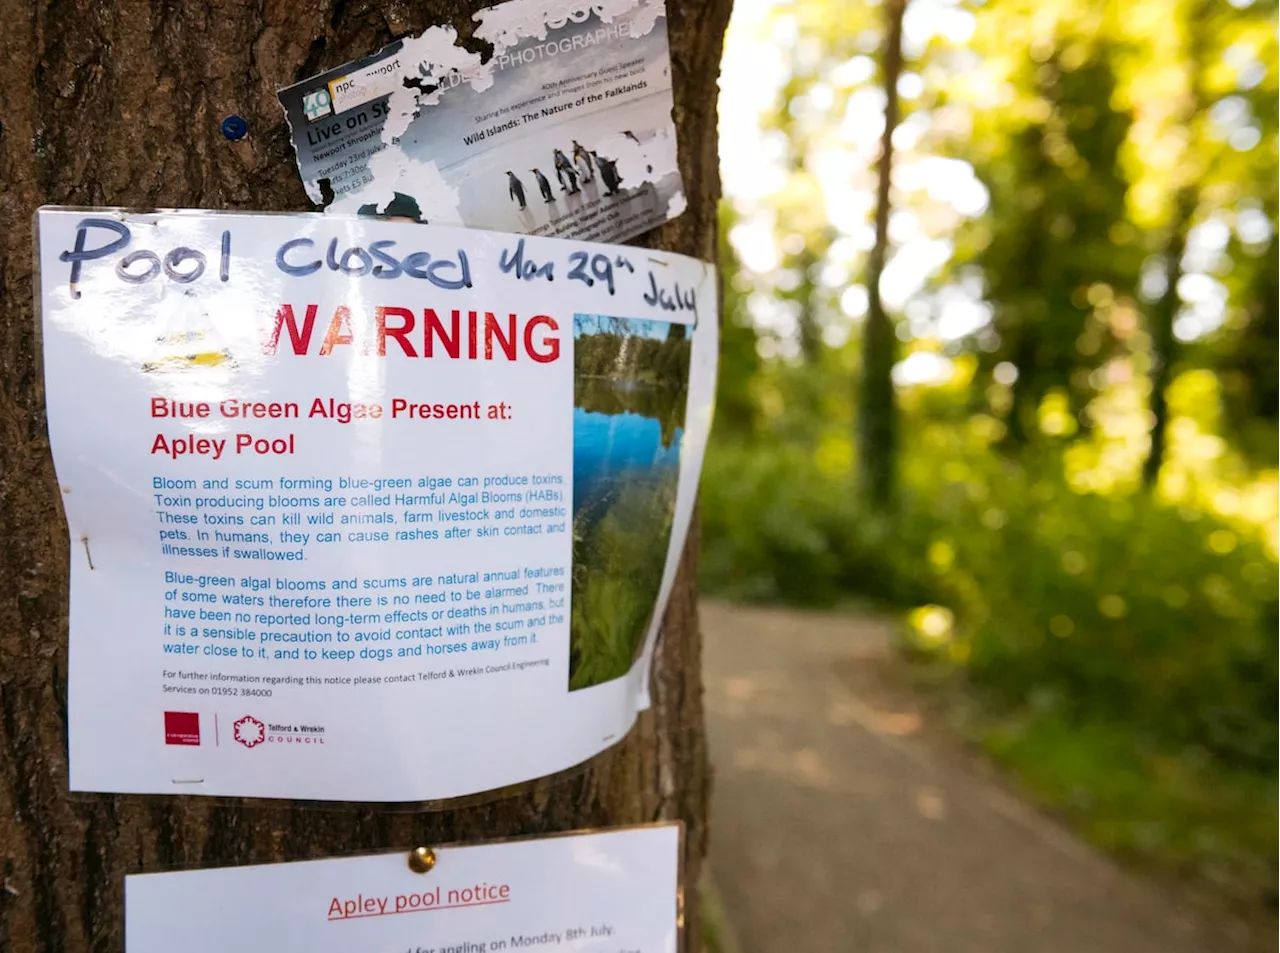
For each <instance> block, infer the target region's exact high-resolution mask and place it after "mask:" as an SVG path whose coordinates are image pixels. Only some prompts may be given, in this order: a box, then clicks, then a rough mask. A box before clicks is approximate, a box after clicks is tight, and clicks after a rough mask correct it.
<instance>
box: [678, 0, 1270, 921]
mask: <svg viewBox="0 0 1280 953" xmlns="http://www.w3.org/2000/svg"><path fill="white" fill-rule="evenodd" d="M886 7H887V5H886V4H883V3H881V4H877V5H875V6H872V7H864V6H863V5H861V4H847V3H837V2H835V0H810V2H807V3H804V4H779V5H777V6H767V5H766V6H765V7H764V9H763V10H762V11H761V12H759V13H758V14H757V16H756V19H755V20H751V21H749V25H748V26H744V27H739V26H737V25H735V33H737V31H739V30H742V31H745V32H746V33H749V35H750V36H751V37H753V38H754V39H755V41H756V44H755V45H753V46H751V47H750V52H749V54H748V53H745V52H744V53H741V54H737V53H735V52H734V50H735V48H736V47H737V45H738V43H739V42H740V40H735V42H734V43H731V44H730V54H731V55H730V56H729V57H728V58H727V60H726V65H725V69H726V82H725V97H726V98H725V112H724V113H723V115H722V118H723V121H724V128H725V133H726V135H727V140H726V148H725V152H724V153H723V164H724V174H725V180H726V184H727V191H728V194H729V196H730V199H731V204H730V205H727V207H726V210H725V212H724V215H725V220H726V224H727V228H726V231H727V234H728V237H729V240H730V242H731V245H732V248H733V250H734V251H735V253H736V255H735V260H734V261H732V262H728V263H727V266H726V269H725V276H726V282H727V283H728V284H729V286H730V293H729V294H727V295H726V303H727V306H728V307H729V308H730V309H731V312H730V314H729V315H727V318H728V321H729V322H730V323H731V326H732V328H733V329H734V331H733V335H734V338H733V340H734V343H733V346H732V347H731V348H729V347H727V348H726V350H725V351H724V352H723V355H722V367H721V379H722V381H728V382H732V387H731V388H730V389H728V390H727V391H726V393H732V395H733V400H732V402H731V403H726V404H724V405H722V406H721V408H720V414H719V417H718V419H717V429H716V433H715V435H714V437H713V441H712V446H711V447H710V448H709V451H708V458H707V465H706V476H705V479H704V489H703V498H702V507H703V509H702V512H703V516H704V549H703V559H702V571H703V578H704V580H705V582H706V584H707V585H708V587H710V588H713V589H715V590H716V591H719V592H722V593H725V594H729V595H734V596H737V597H740V598H742V597H745V598H756V599H779V600H785V601H792V602H800V603H809V604H840V603H844V602H845V601H847V600H849V599H850V598H854V599H870V600H874V601H877V602H880V603H882V604H888V605H890V606H892V607H897V608H901V609H903V610H904V625H903V627H902V632H903V636H902V639H903V647H904V648H905V649H906V650H907V651H908V652H909V653H911V654H912V655H913V656H916V657H919V658H921V659H924V660H927V661H928V663H929V664H930V665H931V666H936V667H937V668H938V669H939V670H942V671H947V672H954V673H955V674H956V675H957V676H958V678H957V684H958V685H959V686H962V687H963V690H964V692H965V693H966V694H967V695H969V696H971V700H972V701H976V702H979V704H976V705H975V706H974V707H973V708H972V709H967V710H969V711H985V712H986V713H987V714H984V715H983V716H982V717H981V718H979V719H978V720H977V722H976V724H977V725H978V727H977V728H975V733H976V734H975V736H976V737H977V739H978V740H979V741H981V742H982V743H983V744H985V745H986V747H987V748H988V749H989V750H990V751H991V752H992V753H993V754H995V755H996V756H997V757H998V758H999V759H1001V760H1002V761H1003V762H1005V763H1006V764H1010V765H1012V766H1014V767H1016V768H1017V769H1018V770H1019V771H1021V772H1022V773H1023V774H1024V775H1025V776H1026V778H1027V779H1028V780H1029V781H1030V782H1031V785H1032V787H1033V788H1034V789H1035V790H1037V791H1040V792H1042V793H1043V794H1044V796H1045V797H1046V799H1047V800H1048V802H1049V803H1050V804H1052V805H1053V806H1054V808H1055V809H1059V810H1062V811H1064V812H1065V813H1067V814H1068V815H1069V816H1072V817H1075V818H1077V819H1078V820H1079V821H1080V823H1081V824H1082V825H1083V826H1085V828H1086V830H1087V831H1088V832H1089V833H1091V834H1092V835H1093V836H1094V837H1095V839H1096V840H1097V841H1098V842H1099V843H1102V844H1103V845H1104V846H1107V847H1109V848H1112V849H1115V850H1117V851H1120V852H1122V853H1125V854H1129V855H1136V856H1141V857H1144V858H1148V859H1154V860H1157V861H1158V862H1160V863H1162V864H1164V865H1166V866H1168V867H1171V868H1173V869H1176V870H1178V871H1181V872H1185V873H1187V874H1188V875H1190V876H1192V877H1193V878H1196V879H1197V880H1198V881H1199V882H1200V883H1202V884H1208V885H1210V886H1211V889H1212V890H1214V891H1221V892H1223V893H1226V894H1228V895H1230V896H1231V897H1232V898H1234V899H1235V900H1239V901H1241V902H1244V903H1248V904H1256V903H1258V902H1259V898H1263V902H1264V903H1265V902H1267V901H1266V900H1265V898H1267V897H1274V891H1275V884H1276V867H1275V859H1274V856H1273V855H1271V854H1268V852H1266V851H1264V850H1262V849H1261V848H1260V847H1259V845H1267V844H1271V843H1273V842H1274V838H1275V836H1276V832H1275V827H1276V812H1275V804H1274V796H1275V795H1274V792H1275V775H1276V768H1277V764H1276V750H1277V740H1276V739H1277V727H1278V726H1277V716H1276V711H1277V702H1276V690H1277V683H1276V677H1275V671H1276V665H1277V660H1276V651H1277V641H1276V638H1275V631H1276V625H1277V611H1278V610H1277V607H1278V605H1280V593H1278V592H1277V561H1278V559H1280V505H1278V502H1277V487H1280V468H1278V467H1277V426H1276V424H1277V421H1276V393H1277V371H1276V366H1277V365H1276V353H1277V346H1276V340H1277V290H1276V283H1277V253H1276V247H1277V246H1276V236H1277V221H1276V215H1277V199H1276V191H1277V131H1276V125H1277V122H1276V110H1275V102H1276V95H1277V83H1278V81H1280V64H1278V62H1277V59H1278V57H1277V43H1276V33H1277V30H1276V27H1277V16H1276V5H1275V3H1274V2H1260V0H1253V2H1250V0H1233V2H1232V3H1229V4H1228V3H1217V4H1212V5H1211V6H1208V7H1205V6H1202V5H1201V0H1177V2H1174V3H1170V2H1168V0H1034V2H1033V0H986V2H983V3H976V2H975V3H970V2H968V0H913V2H912V3H910V4H909V5H907V6H906V7H905V10H904V14H903V17H902V44H903V67H902V73H901V76H900V78H899V81H898V83H897V84H896V86H895V88H896V90H897V92H898V94H899V95H900V97H901V99H902V100H903V102H904V104H907V108H906V109H905V110H904V115H903V116H902V117H901V118H900V119H899V120H898V122H897V129H896V131H895V132H894V133H892V134H891V140H890V143H891V145H892V146H893V167H892V170H891V175H890V179H889V183H890V189H889V195H890V197H891V199H892V206H891V207H889V206H886V205H885V204H883V203H881V202H879V201H878V199H879V198H880V196H881V195H882V192H881V189H882V187H883V185H884V179H883V177H882V176H878V175H877V174H876V173H877V172H878V171H882V167H878V165H877V159H878V157H879V156H880V155H882V154H883V150H882V148H881V146H882V142H881V140H882V137H883V134H884V133H885V131H886V130H885V126H884V125H883V120H884V116H885V112H886V107H887V98H886V96H885V90H884V88H883V82H884V81H883V72H882V71H881V70H880V69H878V68H877V64H876V60H875V59H874V57H875V54H876V53H877V51H884V50H885V49H886V46H885V40H886V36H885V28H884V23H885V20H884V17H885V14H886V13H887V12H889V11H888V10H887V9H886ZM757 9H758V8H757ZM1206 10H1207V11H1208V12H1207V13H1206V12H1205V11H1206ZM744 22H746V21H744ZM739 35H742V34H739ZM1193 36H1194V37H1195V38H1196V44H1192V43H1191V38H1192V37H1193ZM1195 62H1198V63H1200V66H1199V67H1196V69H1193V68H1192V67H1193V65H1194V63H1195ZM1197 71H1198V74H1199V77H1200V78H1199V80H1198V82H1199V83H1200V90H1201V91H1200V92H1199V93H1198V94H1196V95H1195V96H1191V95H1190V91H1191V90H1192V89H1193V87H1192V84H1191V79H1192V77H1193V76H1195V75H1196V74H1197ZM741 76H747V77H749V79H750V81H751V82H750V84H749V85H750V87H751V92H750V97H751V99H750V101H747V102H740V101H737V100H735V95H734V90H735V88H736V84H735V83H734V78H735V77H741ZM770 91H772V93H773V95H772V96H770V95H769V92H770ZM743 98H744V99H745V98H746V97H745V96H744V97H743ZM761 100H763V101H766V102H768V103H769V105H767V106H766V107H765V108H764V109H763V110H761V109H760V107H759V105H758V103H759V102H760V101H761ZM1197 101H1198V104H1197ZM1188 104H1192V105H1190V106H1189V105H1188ZM743 112H749V113H751V115H753V116H756V115H757V114H759V118H758V119H757V120H756V123H755V128H752V126H751V124H750V123H747V122H744V121H743V120H742V119H741V116H740V114H741V113H743ZM1189 118H1190V119H1191V120H1192V121H1189ZM884 209H887V215H886V216H885V220H884V225H883V227H877V226H879V225H881V223H880V222H879V221H877V214H876V213H877V211H878V210H884ZM1179 235H1181V236H1182V238H1181V240H1180V241H1181V243H1182V246H1183V247H1181V248H1177V247H1175V245H1174V241H1175V238H1176V236H1179ZM877 246H879V247H880V249H881V250H883V252H884V258H883V260H882V261H877V262H873V259H872V256H873V254H877V252H876V249H877ZM873 265H874V267H873ZM1171 269H1172V270H1171ZM873 272H878V273H879V274H878V280H873V279H872V274H873ZM872 284H874V291H873V289H872V287H871V285H872ZM873 294H875V295H877V296H878V297H879V298H880V301H879V304H880V305H881V306H882V309H883V312H884V313H885V314H886V315H891V316H892V320H891V322H889V326H890V327H891V329H892V331H893V340H891V341H890V342H889V344H890V346H891V348H892V349H893V351H894V352H896V360H895V359H893V358H891V359H890V361H889V364H890V365H891V372H890V374H889V379H890V380H891V381H892V384H891V387H890V392H891V394H892V402H893V404H894V405H895V406H896V408H897V411H898V413H897V418H896V419H897V421H898V423H899V426H898V429H897V439H896V441H895V453H894V456H893V460H894V463H895V464H896V465H895V467H894V471H893V472H895V473H896V477H897V479H896V494H895V505H894V506H893V507H892V508H891V509H888V508H883V507H879V506H877V505H876V504H875V503H874V502H873V500H872V498H871V494H870V493H867V494H850V493H848V486H849V485H850V484H851V483H854V482H855V481H856V482H858V483H863V484H864V485H865V483H864V481H863V480H861V479H860V478H861V476H862V474H863V473H865V472H866V469H867V468H870V467H874V466H876V460H875V459H874V458H873V457H871V456H870V455H869V454H868V453H867V450H866V447H865V445H864V442H863V441H862V440H860V439H859V440H855V439H854V435H855V434H858V435H859V437H861V435H862V434H861V432H860V429H859V424H858V422H859V421H860V420H862V419H863V418H864V417H865V416H867V415H870V414H872V413H873V411H872V409H871V403H872V401H871V400H868V399H866V397H865V396H864V395H863V394H862V393H861V392H860V391H859V390H858V389H855V388H851V387H850V386H849V381H850V380H851V379H853V378H854V377H855V375H857V374H859V373H867V372H868V370H869V367H870V364H871V362H872V358H871V355H870V354H869V353H868V343H867V342H868V336H869V335H870V334H872V331H871V329H870V327H869V324H870V322H871V320H872V319H871V312H872V308H871V303H872V297H873ZM1162 309H1163V310H1162ZM815 323H816V324H817V325H820V335H819V334H815V333H814V330H815V329H814V327H812V325H814V324H815ZM753 339H754V340H753ZM819 339H820V340H821V346H820V347H817V349H816V351H815V347H814V344H815V342H816V341H818V340H819ZM726 340H728V339H727V338H726ZM753 343H754V347H753V346H752V345H753ZM860 369H861V370H860ZM865 381H866V379H865V378H864V379H863V382H864V383H865ZM881 396H882V397H883V395H881ZM1144 468H1146V469H1147V470H1148V473H1147V477H1148V482H1149V481H1150V478H1151V476H1152V475H1153V474H1154V473H1155V472H1156V471H1158V479H1156V480H1154V482H1153V483H1150V482H1149V485H1148V486H1144ZM988 718H989V719H990V720H984V719H988Z"/></svg>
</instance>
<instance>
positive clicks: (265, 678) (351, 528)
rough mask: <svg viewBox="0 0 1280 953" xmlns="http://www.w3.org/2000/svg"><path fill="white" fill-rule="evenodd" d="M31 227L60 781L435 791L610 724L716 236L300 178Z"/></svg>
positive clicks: (691, 448) (228, 791) (666, 577)
mask: <svg viewBox="0 0 1280 953" xmlns="http://www.w3.org/2000/svg"><path fill="white" fill-rule="evenodd" d="M38 229H39V244H40V269H41V291H40V293H41V306H42V321H43V338H44V361H45V378H46V393H47V403H48V420H49V434H50V440H51V444H52V449H53V457H54V464H55V467H56V470H57V475H58V480H59V484H60V486H61V491H62V500H63V504H64V506H65V509H66V515H67V522H68V526H69V530H70V535H71V545H72V549H71V605H70V671H69V696H70V697H69V709H70V726H69V733H70V762H71V786H72V789H73V790H81V791H111V792H126V793H128V792H133V793H183V794H210V795H244V796H264V797H290V798H317V799H341V800H377V801H422V800H433V799H437V798H446V797H453V796H457V795H464V794H470V793H475V792H481V791H486V790H489V789H493V788H497V787H501V786H504V785H508V784H512V783H517V782H521V781H525V780H528V779H531V778H536V777H540V776H543V775H546V774H550V773H554V772H556V771H559V770H562V769H565V768H568V767H570V766H572V765H574V764H577V763H579V762H581V761H583V760H585V759H587V758H588V757H590V756H591V755H593V754H595V753H596V752H598V751H600V750H601V749H603V748H605V747H607V746H608V745H610V744H612V743H614V742H616V741H618V740H619V739H620V738H621V737H622V736H623V735H624V734H625V733H626V731H627V730H628V728H629V727H630V725H631V724H632V722H633V720H634V718H635V714H636V711H637V707H638V706H643V704H645V699H646V697H647V696H646V693H645V685H644V682H645V680H646V677H647V664H646V663H647V658H648V653H649V652H650V651H651V649H652V645H653V641H654V638H655V635H656V631H657V628H658V624H659V620H660V616H661V610H662V606H663V604H664V603H665V600H666V597H667V593H668V591H669V589H670V585H671V581H672V578H673V575H674V572H675V567H676V562H677V559H678V555H679V552H680V549H681V547H682V546H683V542H684V538H685V534H686V531H687V528H688V522H689V517H690V513H691V510H692V506H693V497H694V493H695V490H696V485H697V479H698V472H699V469H700V467H701V461H702V454H703V449H704V447H705V443H706V437H707V430H708V427H709V424H710V413H711V400H712V387H713V381H714V364H715V349H716V322H715V314H716V303H715V276H714V271H713V269H712V268H711V266H709V265H706V264H704V263H702V262H698V261H694V260H692V259H688V258H683V257H681V256H677V255H670V254H663V253H659V252H652V251H647V250H643V249H632V248H624V247H618V246H605V245H590V244H582V243H576V242H568V241H559V240H555V239H543V238H533V237H525V236H513V235H503V234H497V233H482V232H474V231H465V230H460V229H450V228H441V227H434V226H424V225H417V224H410V223H401V222H391V221H385V220H377V219H361V218H343V217H336V216H325V215H318V214H304V215H245V214H218V213H208V212H168V213H131V212H122V211H110V210H104V211H83V210H69V209H51V208H46V209H42V210H41V211H40V212H39V213H38Z"/></svg>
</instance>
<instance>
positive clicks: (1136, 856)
mask: <svg viewBox="0 0 1280 953" xmlns="http://www.w3.org/2000/svg"><path fill="white" fill-rule="evenodd" d="M907 671H908V672H909V676H910V680H911V681H912V683H913V685H914V687H916V688H920V689H923V690H925V692H926V694H927V695H928V696H929V697H930V698H931V699H932V700H933V701H934V703H935V704H940V705H941V706H942V707H944V708H945V709H946V713H947V715H948V720H949V721H950V723H951V724H952V725H953V727H955V728H956V729H958V731H959V732H960V733H961V734H962V735H963V736H964V737H966V738H967V739H968V740H969V741H971V742H973V743H976V744H977V745H979V746H980V747H981V748H982V749H983V750H984V751H985V752H986V753H988V754H989V755H990V756H991V757H992V758H993V759H994V760H995V761H996V763H997V764H999V765H1000V766H1001V767H1003V768H1005V769H1007V770H1008V771H1010V772H1011V773H1012V774H1013V775H1015V776H1016V777H1017V778H1018V779H1019V780H1020V781H1021V782H1022V783H1023V784H1024V785H1025V787H1026V789H1027V791H1028V792H1029V793H1030V795H1031V796H1032V797H1033V798H1034V799H1035V800H1036V801H1037V802H1038V803H1039V804H1040V806H1042V807H1044V808H1046V809H1048V810H1050V811H1051V812H1053V813H1055V814H1057V815H1059V816H1061V817H1062V818H1064V819H1065V820H1066V821H1067V822H1068V823H1069V824H1071V825H1072V826H1073V827H1074V828H1075V829H1076V830H1077V831H1078V832H1079V833H1080V835H1081V836H1082V837H1083V838H1085V839H1086V840H1088V841H1089V842H1090V843H1092V844H1094V845H1095V846H1097V847H1099V848H1101V849H1103V850H1106V851H1108V852H1110V853H1112V854H1114V855H1116V856H1119V857H1121V858H1122V859H1124V860H1126V861H1128V862H1130V863H1134V864H1137V865H1138V866H1140V867H1142V868H1144V869H1146V870H1147V871H1148V872H1151V873H1156V874H1165V875H1173V876H1174V877H1176V878H1177V879H1178V880H1180V881H1182V882H1183V883H1184V884H1185V885H1186V886H1188V887H1190V888H1192V890H1193V891H1194V892H1195V893H1197V894H1199V895H1201V896H1202V897H1204V898H1205V899H1207V900H1209V901H1210V902H1211V903H1212V904H1213V905H1214V906H1225V907H1227V908H1229V909H1230V910H1232V912H1234V913H1236V914H1241V915H1244V916H1247V917H1250V918H1252V917H1256V916H1258V915H1260V914H1261V915H1264V916H1269V917H1274V916H1275V914H1276V902H1277V865H1276V843H1277V838H1278V837H1280V825H1278V824H1277V816H1278V811H1280V804H1278V801H1277V782H1276V778H1275V777H1274V776H1267V775H1260V774H1257V773H1254V772H1247V771H1240V770H1231V769H1229V768H1224V766H1223V765H1222V764H1221V763H1215V762H1213V761H1211V760H1210V759H1208V758H1207V757H1203V756H1197V751H1196V750H1195V749H1189V750H1184V751H1180V752H1178V751H1169V750H1163V749H1162V748H1161V747H1160V746H1158V745H1157V744H1156V743H1154V742H1153V741H1152V740H1151V739H1150V738H1148V737H1146V736H1144V734H1143V733H1142V732H1141V730H1140V729H1138V728H1137V727H1135V726H1132V725H1129V724H1126V723H1123V722H1101V721H1080V720H1071V719H1069V718H1068V717H1066V716H1065V715H1063V714H1061V713H1060V712H1058V711H1055V710H1052V709H1047V710H1037V709H1036V708H1035V707H1034V706H1032V705H1028V706H1026V707H1025V708H1022V709H1018V710H1008V709H997V708H996V707H995V706H992V705H988V704H984V701H983V699H982V698H981V697H980V696H979V695H977V694H975V693H974V692H973V691H971V690H969V689H967V688H966V687H965V686H964V684H963V681H962V679H961V678H960V677H959V675H958V673H957V672H955V671H954V670H942V669H941V668H940V667H938V666H935V665H932V664H930V663H927V662H922V661H919V660H918V659H917V660H915V661H914V662H913V663H911V664H909V666H908V668H907Z"/></svg>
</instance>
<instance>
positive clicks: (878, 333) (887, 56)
mask: <svg viewBox="0 0 1280 953" xmlns="http://www.w3.org/2000/svg"><path fill="white" fill-rule="evenodd" d="M906 6H907V4H906V0H886V2H885V5H884V43H883V47H882V50H883V52H882V54H881V63H882V65H881V75H882V78H883V81H884V95H885V104H884V132H883V133H882V135H881V136H880V160H879V163H878V165H877V168H876V177H877V183H876V237H875V244H874V245H873V246H872V248H871V254H870V255H868V256H867V320H866V324H865V325H864V326H863V331H862V382H861V383H862V386H861V391H862V393H861V398H862V399H861V401H860V403H859V407H858V430H859V434H858V436H859V438H860V439H859V441H858V451H859V452H858V465H859V469H860V470H861V476H862V489H863V492H865V493H866V494H867V495H868V496H869V497H870V498H871V499H872V500H873V501H874V502H876V503H879V504H887V503H889V502H890V500H891V499H892V497H893V485H894V465H895V459H894V456H895V453H896V444H897V435H898V427H897V408H896V406H895V401H894V395H893V378H892V376H891V374H892V371H893V362H894V357H895V354H896V352H897V346H896V340H895V337H894V330H893V323H892V322H891V321H890V320H889V316H888V315H887V314H886V313H885V310H884V303H883V302H882V301H881V300H880V278H881V276H882V275H883V274H884V266H885V259H886V258H887V257H888V251H889V212H890V211H891V208H892V203H891V200H890V197H889V190H890V186H891V184H892V177H893V132H894V130H895V129H897V128H898V77H899V76H900V75H901V73H902V17H903V14H904V13H905V12H906Z"/></svg>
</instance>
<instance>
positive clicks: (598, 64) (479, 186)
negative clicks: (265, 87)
mask: <svg viewBox="0 0 1280 953" xmlns="http://www.w3.org/2000/svg"><path fill="white" fill-rule="evenodd" d="M475 18H476V20H477V21H478V23H479V25H478V26H477V28H476V31H475V35H476V37H477V38H478V39H480V40H481V41H484V42H486V43H490V44H492V46H493V53H492V55H491V56H490V57H489V58H488V59H487V60H485V61H484V62H481V56H480V55H479V54H476V53H471V52H468V51H467V50H465V49H463V48H462V47H460V46H458V45H457V34H456V33H455V31H454V30H452V29H451V28H445V27H433V28H431V29H429V30H427V31H426V32H425V33H423V34H422V35H421V36H418V37H413V38H409V39H405V40H398V41H396V42H395V43H392V44H391V45H390V46H387V47H386V48H384V49H382V50H380V51H379V52H377V53H375V54H373V55H372V56H368V57H366V58H364V59H362V60H359V61H356V62H353V63H347V64H345V65H343V66H340V67H338V68H337V69H332V70H329V71H328V72H326V73H322V74H321V75H319V76H315V77H312V78H311V79H309V80H306V81H304V82H302V83H299V84H297V85H295V86H291V87H289V88H287V89H284V90H281V92H280V102H281V104H282V105H283V106H284V109H285V112H286V114H287V115H288V118H289V124H290V127H291V128H292V130H293V141H294V147H295V150H296V152H297V156H298V169H299V171H300V172H301V174H302V178H303V181H304V182H305V183H306V187H307V192H308V194H309V195H310V196H311V198H312V200H313V201H315V202H317V203H319V202H321V201H322V200H323V199H324V194H325V190H324V187H323V185H322V183H327V185H328V188H329V189H331V190H332V193H333V197H334V200H333V202H332V204H331V205H330V206H329V209H330V210H331V211H336V212H347V213H358V214H368V215H387V216H394V217H400V218H407V219H410V220H416V221H422V222H430V223H432V224H441V225H452V224H460V225H466V226H469V227H472V228H487V229H495V230H500V231H509V232H522V233H528V234H534V235H550V236H556V237H565V238H578V239H585V240H591V241H622V240H624V239H626V238H629V237H631V236H633V235H637V234H639V233H640V232H643V231H645V230H646V229H649V228H652V227H654V226H655V225H659V224H661V223H662V222H664V221H666V220H667V219H668V218H672V217H674V216H676V215H679V214H680V213H681V212H682V211H683V210H684V207H685V197H684V190H683V185H682V184H681V180H680V172H679V169H678V168H677V164H676V135H675V126H674V124H673V122H672V117H671V109H672V98H671V64H670V59H669V54H668V49H667V32H666V15H665V7H664V4H663V2H662V0H603V2H596V3H592V4H584V3H581V2H580V0H552V2H550V3H548V2H546V0H508V2H507V3H503V4H499V5H498V6H495V7H490V8H489V9H487V10H483V11H481V12H480V13H477V14H476V17H475Z"/></svg>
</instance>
